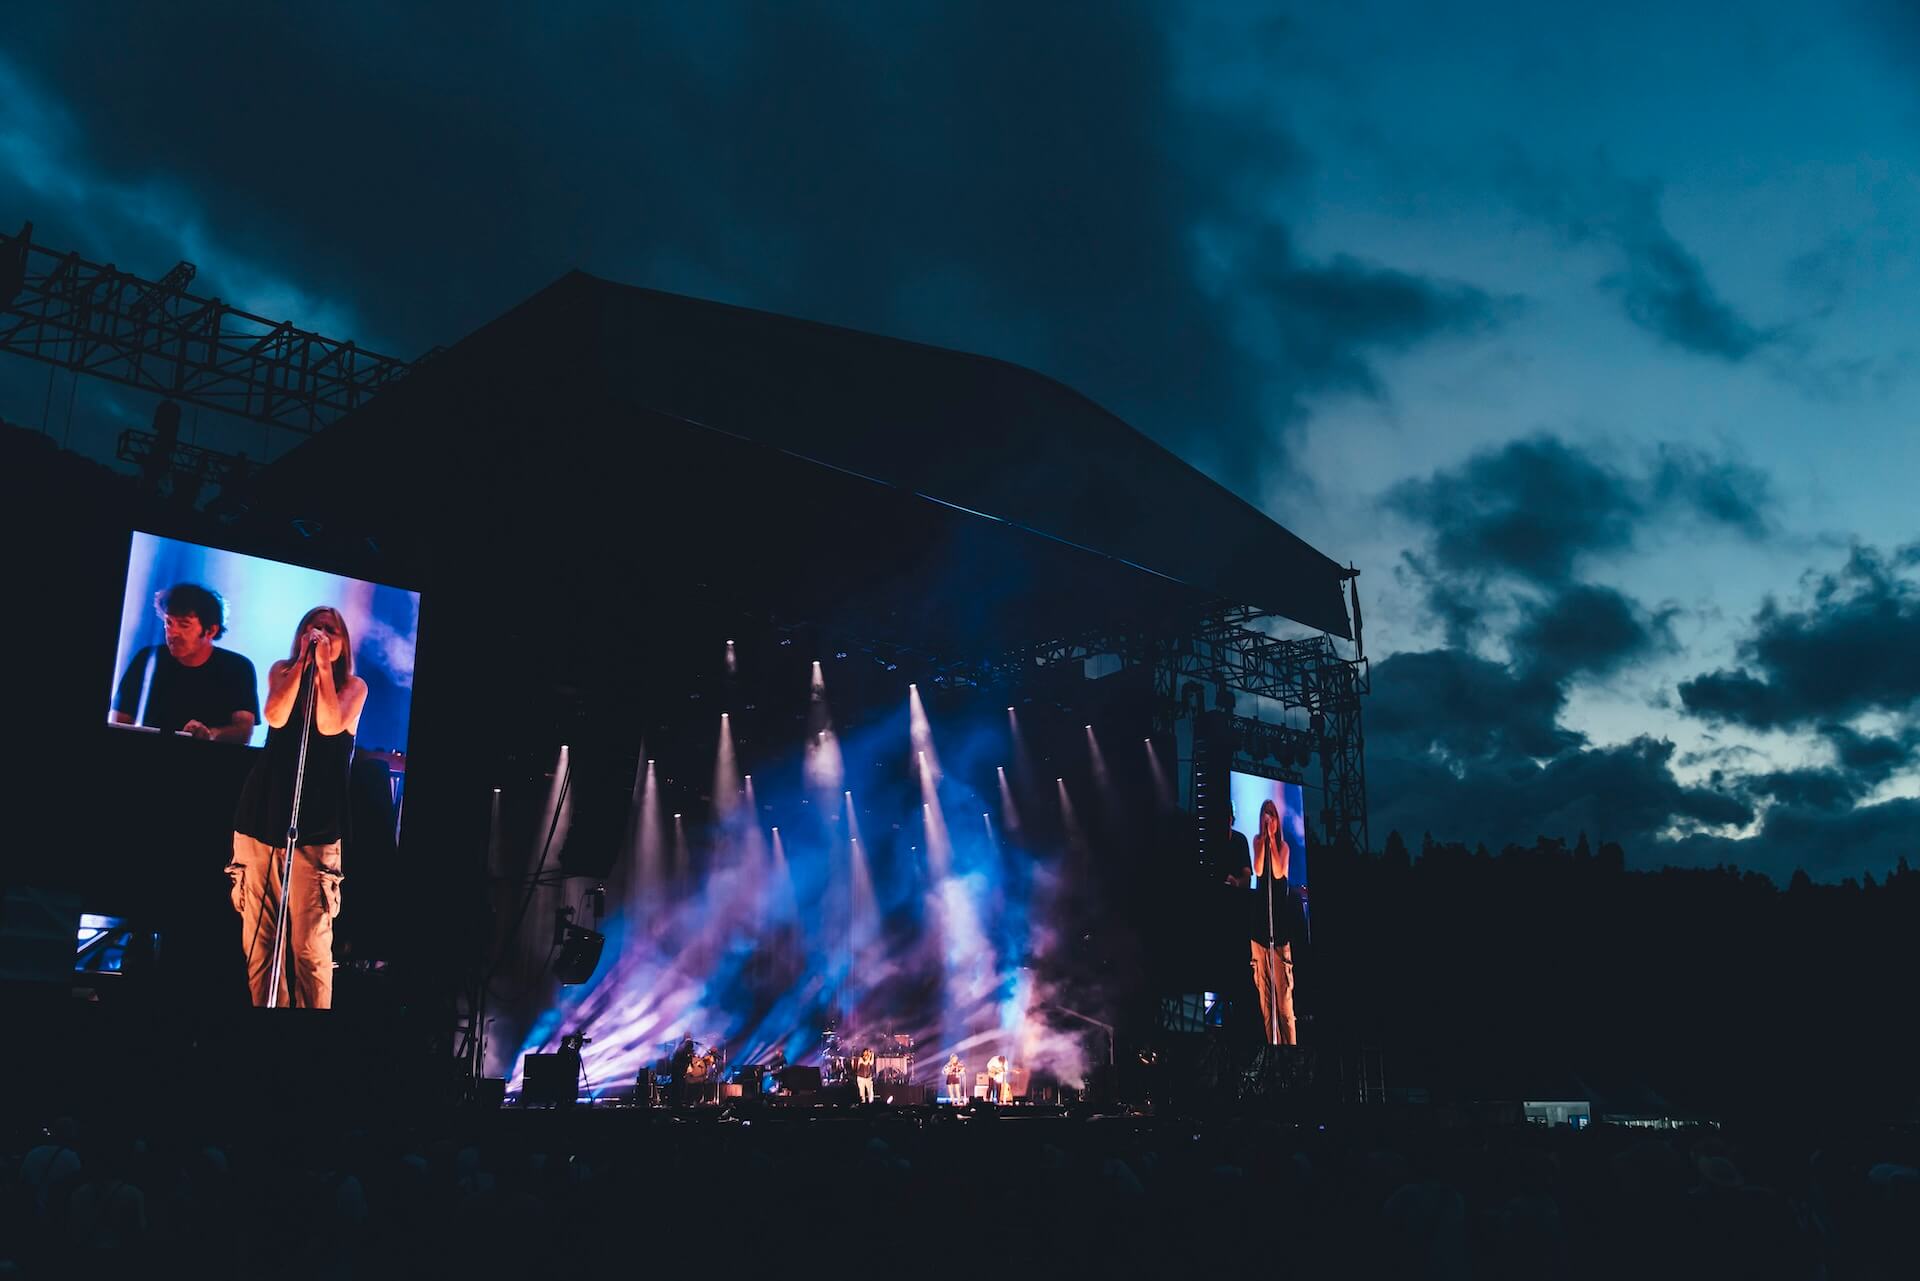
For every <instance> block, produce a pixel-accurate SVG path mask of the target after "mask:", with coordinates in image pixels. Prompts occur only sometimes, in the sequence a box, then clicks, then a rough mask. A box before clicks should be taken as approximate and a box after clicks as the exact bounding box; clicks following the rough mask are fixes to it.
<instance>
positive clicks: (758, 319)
mask: <svg viewBox="0 0 1920 1281" xmlns="http://www.w3.org/2000/svg"><path fill="white" fill-rule="evenodd" d="M508 407H511V412H508ZM503 417H504V418H507V419H510V420H512V421H500V420H501V419H502V418H503ZM489 420H491V421H489ZM515 421H517V422H518V423H519V424H520V426H521V428H522V429H523V430H524V431H525V432H526V433H527V434H528V435H530V436H533V437H535V438H537V439H536V440H535V441H534V442H529V441H517V442H516V441H510V440H509V439H508V436H509V435H510V434H511V433H512V432H513V431H514V430H515V428H514V422H515ZM675 428H678V429H680V430H674V429H675ZM620 432H634V433H640V432H647V433H653V434H656V435H659V434H662V433H664V434H667V435H672V436H675V437H685V438H686V439H682V440H680V441H679V442H678V443H676V444H675V445H673V446H672V451H671V457H672V460H673V466H674V468H675V469H676V470H677V471H678V472H679V473H680V475H679V476H678V477H676V478H675V479H674V480H673V482H672V483H673V484H675V485H676V486H682V485H696V486H697V485H698V484H699V483H700V482H699V481H698V480H697V479H696V478H695V477H694V476H693V475H692V474H691V473H692V472H695V471H698V470H700V469H701V467H702V466H703V463H702V460H701V457H700V450H699V447H698V445H697V441H698V439H700V438H703V437H704V438H706V439H709V440H710V441H711V443H712V462H711V464H710V465H709V470H711V469H712V468H719V467H722V466H725V467H729V468H733V469H736V471H737V469H738V468H739V467H740V466H741V461H742V456H743V455H742V452H741V451H740V449H739V448H738V447H739V446H740V445H741V444H746V443H751V444H752V445H757V446H760V447H762V451H765V450H772V451H778V452H779V453H780V454H782V455H785V456H786V457H787V458H788V459H790V460H803V461H804V462H806V463H810V464H816V465H818V466H820V467H825V468H831V469H833V470H835V471H838V472H841V473H849V474H851V476H853V477H860V478H864V479H865V480H867V481H869V482H873V483H877V484H879V485H883V486H886V487H888V488H891V489H893V490H896V491H899V492H900V493H901V495H902V496H904V497H916V498H917V499H919V500H931V501H932V502H934V503H938V504H942V505H945V506H946V507H948V508H957V509H960V510H961V512H963V513H965V514H966V517H967V518H968V519H969V520H977V519H979V518H982V517H984V518H989V519H990V521H991V522H993V523H996V524H998V525H1000V526H1001V527H1002V528H1003V529H1006V530H1007V532H1008V533H1013V532H1015V531H1020V532H1021V533H1022V536H1023V538H1025V539H1031V538H1032V537H1033V536H1034V535H1040V536H1044V538H1045V539H1046V540H1052V541H1054V542H1057V543H1065V544H1069V545H1071V546H1072V547H1074V548H1078V549H1084V551H1085V552H1087V553H1093V554H1097V555H1098V556H1099V557H1103V558H1107V559H1109V560H1111V561H1117V562H1120V563H1121V564H1122V565H1124V566H1125V567H1127V568H1128V571H1129V572H1130V573H1131V574H1133V575H1134V576H1135V577H1141V571H1144V573H1145V576H1146V577H1148V578H1150V579H1159V580H1161V581H1160V583H1159V586H1158V588H1157V589H1156V590H1155V591H1153V592H1150V593H1149V594H1150V595H1158V594H1164V593H1165V591H1166V589H1167V588H1170V587H1172V588H1174V589H1175V592H1176V594H1178V595H1181V596H1186V595H1193V596H1196V597H1205V598H1212V599H1218V600H1222V601H1226V602H1231V603H1235V604H1243V605H1251V606H1255V607H1257V608H1261V609H1265V610H1270V611H1272V612H1274V613H1276V614H1280V615H1282V616H1284V617H1287V618H1290V619H1293V620H1295V621H1297V622H1300V623H1303V624H1305V625H1307V626H1310V627H1314V628H1317V629H1320V630H1323V631H1327V632H1330V633H1333V634H1335V635H1339V636H1347V635H1349V630H1348V621H1347V614H1346V608H1345V602H1344V599H1343V592H1342V588H1341V583H1342V578H1341V572H1340V567H1339V566H1338V565H1337V564H1336V563H1335V562H1334V561H1333V560H1331V559H1330V558H1328V557H1327V556H1325V555H1323V554H1321V553H1320V552H1318V551H1316V550H1315V549H1314V548H1313V547H1311V546H1309V545H1308V544H1307V543H1306V542H1304V541H1303V540H1301V539H1300V538H1298V537H1296V536H1295V535H1293V534H1292V533H1290V532H1288V531H1287V530H1285V529H1283V528H1281V527H1280V526H1279V525H1278V524H1276V523H1275V522H1273V521H1272V520H1270V519H1269V518H1268V517H1266V516H1265V515H1263V514H1262V513H1261V512H1260V511H1258V510H1257V509H1255V508H1254V507H1252V506H1251V505H1250V504H1248V503H1246V502H1244V501H1243V500H1241V499H1240V498H1238V497H1236V496H1235V495H1234V494H1232V493H1231V492H1229V491H1228V490H1226V489H1225V488H1223V487H1222V486H1220V485H1218V484H1216V483H1215V482H1213V481H1212V480H1210V479H1208V478H1207V477H1205V476H1203V475H1202V474H1201V473H1199V472H1198V471H1196V470H1195V469H1194V468H1192V467H1190V466H1188V465H1187V464H1186V463H1184V462H1182V461H1181V460H1180V459H1179V458H1177V457H1176V456H1175V455H1173V454H1172V453H1171V452H1170V451H1168V450H1166V449H1164V448H1162V447H1161V446H1159V445H1157V444H1155V443H1154V442H1152V441H1151V440H1148V439H1147V438H1146V437H1145V436H1143V435H1142V434H1141V433H1139V432H1138V431H1136V430H1134V429H1133V428H1132V427H1130V426H1128V425H1127V424H1126V423H1125V422H1123V421H1121V420H1120V419H1119V418H1117V417H1115V416H1114V415H1113V414H1110V413H1108V412H1107V411H1105V410H1103V409H1101V408H1100V407H1099V406H1098V405H1096V404H1094V403H1093V402H1092V401H1090V400H1088V399H1087V398H1086V397H1084V396H1082V395H1080V394H1079V393H1077V392H1075V391H1073V390H1072V389H1071V388H1068V387H1066V386H1064V385H1062V384H1061V383H1058V382H1056V381H1054V380H1052V379H1050V378H1047V377H1044V376H1042V375H1040V374H1037V373H1035V372H1033V371H1031V370H1028V369H1023V368H1021V367H1019V366H1016V365H1012V364H1008V363H1006V362H1004V361H999V360H993V359H989V358H987V357H982V356H975V355H969V354H966V353H962V352H955V351H948V350H943V349H940V348H935V347H929V346H924V345H921V344H917V343H910V342H903V341H900V340H897V339H891V338H884V337H879V336H876V335H872V334H865V333H860V332H856V331H853V330H848V329H841V328H836V327H834V326H831V325H824V324H818V323H815V322H811V321H805V320H797V319H793V318H791V317H786V316H779V315H774V314H770V313H767V312H759V311H753V310H749V309H746V308H742V307H734V306H728V305H724V304H720V303H714V302H707V301H703V300H700V299H695V298H687V297H682V296H678V295H674V294H667V293H661V292H658V291H656V290H651V289H641V288H636V287H632V286H626V285H620V284H615V283H612V282H609V281H605V280H601V279H598V278H595V277H593V276H589V275H586V274H584V273H581V272H573V273H570V274H568V275H567V276H564V277H562V278H561V279H560V280H558V281H556V282H555V283H554V284H553V285H551V286H549V287H548V288H546V289H544V290H542V291H541V292H540V293H538V294H536V295H534V296H533V297H532V298H530V299H528V300H527V301H526V302H525V303H522V304H521V305H520V306H518V307H516V308H514V309H513V310H512V311H510V312H508V313H506V314H505V315H503V316H502V317H500V318H499V319H498V320H496V321H494V322H492V323H491V324H489V325H487V326H485V327H484V328H482V329H481V330H479V331H477V332H476V333H475V334H473V335H471V336H469V337H468V338H466V339H464V340H462V341H461V342H460V343H458V344H456V345H454V346H453V347H451V348H449V349H448V350H447V351H445V352H442V353H440V354H438V355H436V356H434V357H433V358H431V359H430V360H428V361H426V362H425V363H423V364H421V365H419V366H417V367H416V368H415V370H414V372H413V373H411V374H410V375H409V376H408V377H407V378H406V379H405V380H404V381H403V382H402V383H400V384H399V385H397V386H395V387H393V388H391V389H390V390H388V391H386V392H383V393H382V394H381V396H379V397H378V398H377V399H376V400H375V401H374V402H373V403H372V404H370V405H369V406H367V407H366V408H365V409H363V410H361V411H359V412H357V413H355V414H353V415H350V416H349V417H348V418H346V419H343V420H342V421H341V422H339V423H337V424H336V425H335V426H333V427H332V428H329V429H328V430H327V431H326V432H324V433H322V434H321V435H320V436H318V437H316V438H315V439H313V440H312V441H310V442H308V443H306V444H304V445H303V446H302V447H301V448H300V449H298V450H296V451H295V452H294V453H293V454H292V455H289V457H288V458H287V459H284V460H282V461H281V462H280V463H279V464H276V465H275V467H273V468H271V469H269V471H268V472H267V473H266V475H265V476H264V477H263V478H262V481H261V483H260V484H259V485H258V486H257V487H256V496H257V499H258V501H260V502H261V503H263V504H267V505H271V506H272V507H274V508H276V509H279V510H290V509H291V508H292V507H300V508H301V509H302V510H308V509H310V508H312V507H313V504H314V503H316V502H318V501H321V499H322V497H323V493H322V492H321V491H325V490H331V491H332V492H333V494H334V495H336V501H339V499H338V498H337V496H338V493H339V487H340V486H342V485H344V484H349V483H350V484H352V485H353V486H354V488H356V489H358V490H361V491H363V492H360V493H359V494H358V495H357V497H358V500H359V501H360V502H361V503H363V504H365V503H376V502H378V501H380V491H381V490H382V489H383V486H381V485H380V484H378V483H375V482H373V481H372V480H371V479H370V478H369V477H367V476H365V475H364V474H361V475H359V476H358V478H357V479H356V480H353V481H348V480H347V477H348V476H349V475H350V474H354V473H363V472H364V471H365V463H366V460H367V458H368V456H369V454H370V453H371V452H372V451H378V453H379V454H380V456H382V457H384V458H386V459H387V460H389V462H393V461H396V460H397V461H398V475H399V477H400V478H401V482H402V484H403V485H404V486H405V487H406V488H405V489H404V490H395V489H394V488H393V487H392V486H391V485H388V486H385V487H384V489H385V500H386V501H387V502H388V503H389V504H391V503H392V502H394V501H397V500H400V499H402V498H405V497H407V496H408V495H411V496H412V497H413V499H415V500H416V501H417V500H421V499H428V500H430V501H431V502H432V503H433V504H434V505H436V506H437V507H438V508H439V509H440V515H441V516H442V517H444V516H445V514H446V512H445V507H446V505H447V504H448V503H449V502H450V501H452V499H453V494H451V493H450V492H448V490H447V484H448V483H449V482H451V481H452V480H453V479H454V478H455V477H459V478H460V479H461V480H462V481H463V482H466V484H467V488H468V489H469V491H470V492H471V495H472V497H473V499H474V501H476V502H481V501H484V502H489V503H498V502H499V501H500V500H501V499H502V497H503V496H505V495H507V494H509V493H510V492H511V491H510V488H507V487H503V484H502V481H503V480H511V479H515V478H517V479H518V480H519V481H520V482H522V483H526V484H538V483H541V482H540V476H539V474H538V473H539V472H540V471H541V470H542V469H544V468H546V467H547V466H548V464H547V463H546V462H544V461H542V460H541V459H540V457H539V454H540V449H544V450H545V451H546V452H548V453H550V454H553V455H555V456H567V457H571V458H572V459H573V461H574V468H575V473H576V474H578V472H579V470H580V468H581V467H583V466H585V467H591V461H590V455H588V454H587V453H586V452H585V451H587V450H588V448H589V444H590V442H589V440H587V439H585V438H588V437H593V436H595V435H598V436H600V437H602V438H606V437H607V436H609V435H610V434H613V433H620ZM570 437H579V438H577V439H575V438H570ZM689 441H692V442H693V444H692V445H691V446H690V445H689V443H688V442H689ZM612 443H613V444H614V445H615V453H616V454H617V455H618V456H619V457H620V458H621V459H622V461H623V463H624V464H626V465H632V464H633V463H634V461H635V460H636V459H640V460H644V458H645V456H646V455H645V452H644V450H642V451H641V452H640V453H638V454H636V453H635V450H634V442H632V441H625V440H622V441H617V442H612ZM535 445H538V446H539V448H535ZM433 449H437V450H440V451H443V452H445V453H446V454H448V455H449V457H450V459H453V458H455V457H456V456H457V461H451V462H450V465H449V466H447V467H444V468H441V469H438V475H437V476H436V469H435V468H434V467H433V466H432V464H431V460H430V457H429V455H428V453H427V452H425V451H428V450H433ZM476 451H477V452H479V453H483V454H488V455H491V456H492V457H493V458H494V459H495V464H494V469H495V471H496V472H498V471H505V472H507V473H510V475H509V476H505V477H502V476H498V475H496V476H494V477H492V478H490V479H489V480H488V481H487V482H486V483H484V484H477V485H476V484H474V483H473V481H474V478H475V472H476V468H477V467H478V466H479V463H478V462H477V460H476V457H475V454H476ZM749 452H752V451H749ZM356 459H357V460H360V464H359V465H356V464H355V462H354V461H353V460H356ZM529 468H532V469H533V470H532V471H529ZM805 475H806V472H805V471H804V470H801V471H794V472H789V473H788V474H787V481H786V483H788V484H804V483H806V482H805V479H804V477H805ZM552 480H553V477H552V476H549V477H548V481H549V482H551V481H552ZM562 483H567V482H562ZM421 485H431V486H434V487H435V488H434V492H432V493H427V492H424V491H422V490H421V489H420V486H421ZM368 486H371V489H369V488H368ZM365 514H366V513H365V512H363V513H362V516H363V517H364V516H365ZM1007 527H1011V528H1010V529H1009V528H1007ZM876 532H880V531H876ZM881 536H882V537H884V533H883V532H881ZM985 545H989V546H992V547H994V548H996V549H1002V550H1004V549H1005V548H1007V547H1010V546H1018V545H1021V544H1020V543H1018V542H1016V541H1015V540H1009V539H1007V538H1005V537H1002V536H988V537H987V540H986V544H985ZM1040 559H1041V560H1042V561H1043V562H1045V563H1047V564H1049V565H1053V564H1061V563H1067V564H1072V563H1080V562H1081V561H1082V557H1079V556H1074V557H1069V558H1067V559H1066V560H1065V561H1062V560H1061V559H1060V558H1059V557H1058V556H1050V555H1043V556H1041V557H1040ZM1116 568H1117V567H1116ZM1102 577H1103V578H1106V577H1107V576H1106V575H1105V574H1104V573H1103V574H1102ZM1167 580H1171V581H1170V582H1169V581H1167ZM1109 581H1117V582H1124V581H1127V580H1126V579H1125V578H1119V579H1110V580H1109ZM1175 585H1178V586H1177V587H1176V586H1175ZM1143 586H1144V584H1143ZM1180 589H1185V590H1180Z"/></svg>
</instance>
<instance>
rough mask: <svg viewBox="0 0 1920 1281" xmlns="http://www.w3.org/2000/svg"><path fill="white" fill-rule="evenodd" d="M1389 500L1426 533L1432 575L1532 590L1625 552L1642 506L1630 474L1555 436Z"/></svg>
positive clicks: (1497, 453) (1508, 448)
mask: <svg viewBox="0 0 1920 1281" xmlns="http://www.w3.org/2000/svg"><path fill="white" fill-rule="evenodd" d="M1385 502H1386V505H1387V507H1388V508H1390V509H1391V510H1394V511H1396V512H1398V513H1399V514H1401V515H1402V516H1405V517H1407V518H1409V519H1412V520H1414V521H1416V522H1418V523H1420V524H1422V525H1425V526H1426V527H1427V529H1428V530H1429V531H1430V536H1431V552H1430V563H1431V566H1432V568H1433V569H1434V570H1435V571H1437V572H1439V573H1441V574H1444V575H1450V576H1467V577H1472V578H1483V577H1485V576H1487V575H1491V574H1510V575H1513V576H1514V577H1516V578H1520V579H1524V580H1527V581H1529V582H1536V583H1559V582H1564V581H1566V580H1567V579H1568V578H1570V577H1571V576H1572V573H1573V569H1574V565H1575V564H1576V562H1577V561H1579V560H1580V559H1581V558H1582V557H1585V556H1588V555H1592V554H1594V553H1600V552H1609V551H1619V550H1622V549H1624V548H1626V547H1627V546H1628V545H1629V544H1631V542H1632V541H1633V537H1634V532H1635V524H1636V522H1637V521H1638V519H1639V517H1640V514H1641V505H1642V503H1641V498H1640V495H1639V494H1638V492H1637V491H1636V487H1635V486H1634V485H1633V483H1632V482H1631V481H1630V480H1629V479H1628V478H1627V477H1626V476H1624V475H1623V474H1621V473H1620V472H1619V471H1616V470H1615V469H1613V468H1612V467H1609V466H1607V465H1605V464H1603V463H1602V462H1600V461H1599V460H1598V459H1596V458H1595V457H1593V455H1591V454H1589V453H1588V452H1587V451H1586V450H1584V449H1581V448H1579V447H1578V446H1575V445H1572V444H1569V443H1567V442H1566V441H1563V440H1560V439H1559V438H1557V437H1553V436H1531V437H1527V438H1525V439H1522V440H1515V441H1509V442H1508V443H1507V444H1505V445H1502V446H1501V447H1499V448H1498V449H1492V450H1485V451H1482V452H1480V453H1477V454H1475V455H1473V456H1472V457H1471V458H1469V459H1467V460H1466V461H1465V462H1463V463H1461V464H1459V465H1458V466H1455V467H1448V468H1442V469H1440V470H1438V471H1436V472H1434V474H1433V475H1432V476H1430V477H1428V478H1426V479H1424V480H1407V481H1402V482H1401V483H1400V484H1398V485H1395V486H1394V487H1393V488H1392V489H1390V490H1388V491H1387V494H1386V497H1385Z"/></svg>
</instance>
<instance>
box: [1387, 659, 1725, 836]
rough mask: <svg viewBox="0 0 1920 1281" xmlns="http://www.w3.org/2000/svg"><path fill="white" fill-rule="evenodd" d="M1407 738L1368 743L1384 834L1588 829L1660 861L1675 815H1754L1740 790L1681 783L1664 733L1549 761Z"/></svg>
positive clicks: (1691, 819)
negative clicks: (1416, 745)
mask: <svg viewBox="0 0 1920 1281" xmlns="http://www.w3.org/2000/svg"><path fill="white" fill-rule="evenodd" d="M1378 688H1379V687H1378V683H1377V682H1376V690H1378ZM1369 728H1371V727H1369ZM1404 746H1405V744H1404V743H1403V742H1400V741H1394V740H1389V741H1387V742H1385V743H1376V742H1375V741H1374V740H1373V739H1372V738H1371V737H1370V739H1369V742H1368V749H1369V750H1368V760H1367V794H1368V798H1369V801H1370V803H1371V805H1372V814H1371V815H1370V820H1371V823H1372V825H1373V828H1374V829H1375V830H1376V831H1379V832H1380V833H1381V834H1382V839H1384V834H1385V832H1386V831H1388V830H1391V829H1395V828H1398V829H1400V830H1401V831H1402V832H1403V833H1416V832H1426V831H1431V832H1432V833H1433V834H1434V835H1435V836H1436V837H1438V838H1440V839H1442V840H1463V841H1466V842H1468V843H1469V844H1471V843H1473V842H1476V841H1485V842H1486V843H1487V844H1488V845H1489V846H1491V847H1493V848H1496V849H1497V848H1499V847H1500V846H1502V845H1504V844H1507V843H1508V842H1520V843H1522V844H1529V843H1531V842H1532V841H1533V839H1534V838H1535V837H1536V836H1540V835H1549V836H1564V837H1567V838H1568V839H1571V837H1572V836H1573V834H1576V833H1579V832H1586V833H1587V834H1588V835H1589V836H1590V837H1591V838H1592V839H1593V840H1595V841H1603V840H1616V841H1619V842H1621V844H1622V845H1624V846H1625V847H1626V848H1627V849H1628V850H1629V851H1631V852H1632V854H1633V856H1634V857H1635V859H1636V860H1637V861H1639V862H1642V863H1651V864H1657V863H1658V862H1660V861H1661V851H1662V849H1663V848H1664V842H1662V841H1661V839H1660V838H1661V834H1662V833H1663V832H1665V831H1666V830H1667V829H1668V828H1669V827H1671V826H1672V825H1674V824H1675V823H1676V822H1678V823H1683V824H1697V825H1706V826H1720V825H1725V824H1741V823H1745V822H1748V821H1750V820H1751V819H1752V817H1753V809H1752V807H1751V806H1750V805H1749V804H1748V803H1746V802H1745V801H1743V800H1741V799H1740V798H1738V797H1735V796H1730V795H1727V794H1725V793H1723V792H1718V791H1714V790H1712V789H1707V788H1694V787H1686V786H1683V785H1682V784H1681V783H1679V782H1678V781H1677V780H1676V779H1675V778H1674V777H1673V771H1672V768H1671V761H1672V756H1673V751H1674V748H1673V744H1671V743H1669V742H1665V741H1663V740H1659V739H1652V738H1636V739H1634V740H1632V741H1631V742H1628V743H1623V744H1619V745H1616V746H1609V747H1585V748H1577V749H1573V750H1568V751H1565V752H1563V753H1561V754H1560V755H1558V756H1555V757H1553V758H1551V759H1548V760H1545V761H1535V760H1530V759H1517V758H1514V757H1507V758H1487V759H1483V760H1480V761H1472V762H1445V761H1441V760H1439V759H1437V758H1435V757H1434V756H1432V755H1431V754H1430V753H1423V752H1420V751H1412V752H1407V751H1403V750H1402V748H1403V747H1404Z"/></svg>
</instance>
